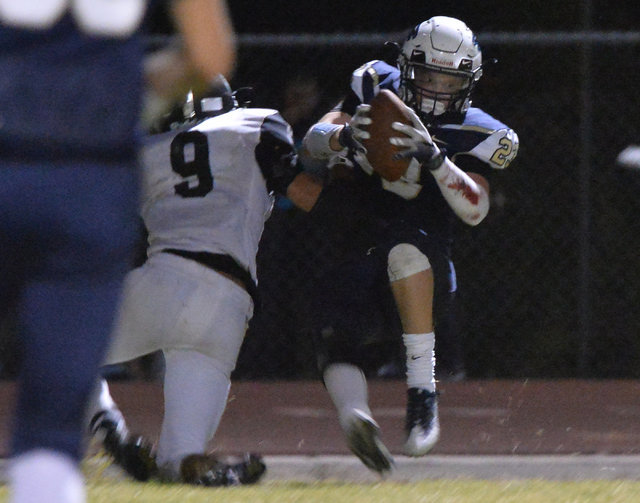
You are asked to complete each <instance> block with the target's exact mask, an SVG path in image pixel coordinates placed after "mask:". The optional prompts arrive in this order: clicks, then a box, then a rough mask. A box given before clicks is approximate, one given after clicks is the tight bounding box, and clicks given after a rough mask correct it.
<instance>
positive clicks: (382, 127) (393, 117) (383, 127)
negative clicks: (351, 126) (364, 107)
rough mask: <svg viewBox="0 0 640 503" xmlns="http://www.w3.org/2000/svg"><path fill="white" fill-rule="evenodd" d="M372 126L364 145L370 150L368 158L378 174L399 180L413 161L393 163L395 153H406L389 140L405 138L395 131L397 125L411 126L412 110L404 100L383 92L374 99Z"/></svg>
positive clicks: (385, 90)
mask: <svg viewBox="0 0 640 503" xmlns="http://www.w3.org/2000/svg"><path fill="white" fill-rule="evenodd" d="M370 105H371V111H370V114H369V116H370V117H371V124H370V125H369V127H368V128H367V131H369V133H370V134H371V138H369V139H368V140H364V141H363V142H362V143H363V144H364V146H365V147H366V149H367V159H368V161H369V163H370V164H371V166H372V167H373V169H374V171H375V172H376V173H378V174H379V175H380V176H381V177H382V178H384V179H386V180H389V181H390V182H394V181H396V180H397V179H398V178H400V177H401V176H402V175H404V173H405V172H406V171H407V167H408V166H409V162H410V161H411V158H409V159H399V160H397V161H395V160H393V156H394V154H396V153H397V152H398V151H402V150H404V149H403V148H401V147H396V146H395V145H391V143H389V138H391V137H393V136H402V133H400V132H399V131H396V130H395V129H392V128H391V124H392V123H394V122H403V123H405V124H409V125H410V124H411V118H410V115H409V109H408V108H407V107H406V106H405V104H404V103H403V102H402V100H401V99H400V98H399V97H398V96H397V95H395V94H394V93H393V92H391V91H389V90H388V89H382V90H381V91H380V92H379V93H378V94H377V95H376V96H374V98H373V99H372V100H371V103H370Z"/></svg>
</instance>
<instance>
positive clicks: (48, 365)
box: [0, 0, 235, 503]
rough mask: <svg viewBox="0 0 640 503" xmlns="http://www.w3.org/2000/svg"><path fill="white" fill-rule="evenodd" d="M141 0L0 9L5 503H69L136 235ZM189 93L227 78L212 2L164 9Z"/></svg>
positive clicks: (219, 7) (79, 483)
mask: <svg viewBox="0 0 640 503" xmlns="http://www.w3.org/2000/svg"><path fill="white" fill-rule="evenodd" d="M146 7H147V1H146V0H121V1H118V2H110V1H105V0H48V1H46V2H42V1H40V0H0V173H1V174H2V184H1V185H0V243H2V246H0V309H1V310H2V312H1V313H0V314H2V315H5V314H7V312H8V311H9V310H10V309H15V310H16V314H17V320H18V338H19V341H20V345H21V358H22V359H21V362H20V370H19V375H18V386H19V391H18V396H17V406H16V412H15V416H14V422H13V432H12V442H11V456H12V459H11V461H10V467H9V484H10V501H11V502H12V503H36V502H43V501H46V502H48V503H81V502H84V501H85V499H86V496H85V488H84V481H83V478H82V474H81V471H80V468H79V462H80V459H81V458H82V456H83V454H84V445H83V444H84V432H85V413H86V407H87V404H88V399H89V395H90V394H91V392H92V390H93V389H94V385H95V382H96V378H97V376H98V369H99V366H100V365H101V364H102V362H103V358H104V353H105V351H106V348H107V344H108V342H109V334H110V329H111V325H112V322H113V317H114V312H115V308H116V302H117V298H118V296H119V293H120V289H121V283H122V280H123V278H124V275H125V273H126V272H127V270H128V269H129V267H130V261H131V259H132V257H133V251H134V250H133V248H134V243H135V241H136V234H137V229H138V227H137V219H136V211H137V206H138V174H137V171H136V166H135V165H136V155H137V140H136V138H137V134H136V125H137V123H138V120H139V112H140V101H141V96H142V87H143V85H142V56H143V46H142V37H141V35H142V33H141V29H140V26H141V23H142V20H143V17H144V15H145V11H146ZM173 12H174V14H175V18H176V21H177V25H178V27H179V29H180V31H181V32H182V34H183V38H184V44H185V48H186V54H187V55H188V57H189V58H190V62H191V65H192V67H193V74H194V75H197V79H198V80H204V81H207V80H210V79H212V78H213V77H214V76H216V75H218V74H219V73H226V74H228V73H229V72H231V71H232V68H233V64H234V61H235V41H234V39H233V31H232V27H231V23H230V20H229V18H228V14H227V6H226V3H225V2H224V1H223V0H176V1H175V2H173Z"/></svg>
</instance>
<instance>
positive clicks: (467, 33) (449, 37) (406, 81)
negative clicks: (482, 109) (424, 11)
mask: <svg viewBox="0 0 640 503" xmlns="http://www.w3.org/2000/svg"><path fill="white" fill-rule="evenodd" d="M398 67H399V68H400V72H401V76H400V88H399V92H400V97H401V98H402V100H403V101H404V102H405V103H406V104H407V105H408V106H410V107H411V108H413V109H414V110H415V111H416V113H417V114H418V115H419V116H420V118H421V119H422V120H423V121H425V122H427V123H429V122H432V121H433V120H434V119H435V120H438V121H442V120H447V119H454V118H456V117H457V118H459V117H460V116H461V115H463V114H464V113H465V112H466V111H467V110H468V109H469V106H470V104H471V92H472V91H473V88H474V86H475V84H476V82H477V81H478V80H479V79H480V77H481V76H482V52H481V51H480V47H479V46H478V43H477V42H476V37H475V35H474V34H473V32H472V31H471V30H470V29H469V27H468V26H467V25H466V24H465V23H463V22H462V21H460V20H458V19H454V18H451V17H446V16H436V17H432V18H431V19H428V20H427V21H424V22H423V23H421V24H419V25H418V26H416V27H415V28H414V29H413V30H412V31H411V33H409V35H408V37H407V40H406V41H405V42H404V44H403V45H402V49H401V52H400V55H399V56H398ZM445 114H446V115H445ZM445 117H446V118H447V119H445Z"/></svg>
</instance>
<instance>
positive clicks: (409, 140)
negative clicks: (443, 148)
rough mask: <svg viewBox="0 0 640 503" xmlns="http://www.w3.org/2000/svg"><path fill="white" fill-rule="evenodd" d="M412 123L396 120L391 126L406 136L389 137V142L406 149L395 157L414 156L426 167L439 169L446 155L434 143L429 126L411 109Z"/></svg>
mask: <svg viewBox="0 0 640 503" xmlns="http://www.w3.org/2000/svg"><path fill="white" fill-rule="evenodd" d="M410 114H411V122H412V125H411V126H409V125H407V124H403V123H402V122H394V123H393V124H391V127H392V128H393V129H394V130H395V131H398V132H400V133H402V134H403V135H406V136H393V137H391V138H389V143H391V144H392V145H395V146H396V147H403V148H404V149H405V150H403V151H402V152H398V153H397V154H395V155H394V156H393V158H394V159H406V158H408V157H413V158H414V159H416V160H417V161H418V162H419V163H420V164H422V165H423V166H424V167H425V168H427V169H429V170H431V171H433V170H435V169H438V168H439V167H440V165H441V164H442V162H443V161H444V155H443V154H442V152H440V149H439V148H438V146H437V145H436V144H435V143H433V140H432V139H431V135H430V134H429V131H427V128H426V127H425V125H424V124H423V123H422V121H421V120H420V119H419V117H418V116H417V115H416V113H415V112H414V111H413V110H411V111H410Z"/></svg>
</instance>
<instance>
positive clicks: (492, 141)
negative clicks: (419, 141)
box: [440, 108, 519, 169]
mask: <svg viewBox="0 0 640 503" xmlns="http://www.w3.org/2000/svg"><path fill="white" fill-rule="evenodd" d="M440 133H441V135H442V137H443V139H446V140H447V141H448V142H450V143H451V147H452V148H451V150H452V151H451V152H450V154H451V158H452V160H453V161H454V162H455V157H456V156H458V155H470V156H473V157H475V158H476V159H478V160H480V161H482V162H484V163H486V164H488V165H489V166H490V167H491V168H493V169H504V168H506V167H507V166H509V164H510V163H511V161H512V160H513V159H514V158H515V157H516V155H517V154H518V145H519V140H518V135H517V134H516V133H515V131H513V129H511V128H509V127H508V126H506V125H505V124H503V123H502V122H500V121H499V120H497V119H495V118H493V117H492V116H491V115H489V114H488V113H486V112H484V111H482V110H480V109H478V108H470V109H469V111H468V113H467V115H466V116H465V119H464V122H463V123H462V124H447V125H444V126H442V127H441V130H440ZM445 149H446V147H445Z"/></svg>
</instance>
